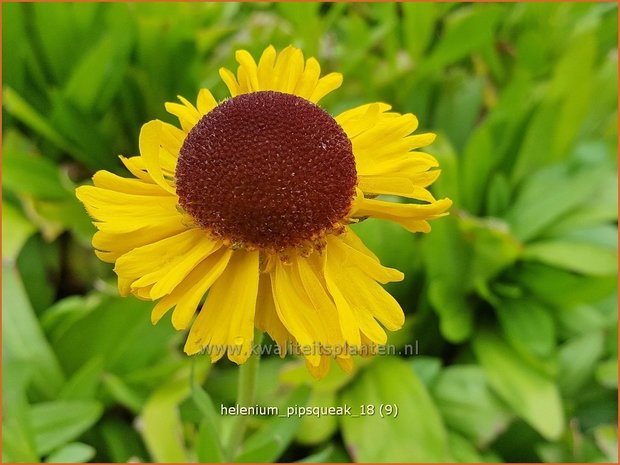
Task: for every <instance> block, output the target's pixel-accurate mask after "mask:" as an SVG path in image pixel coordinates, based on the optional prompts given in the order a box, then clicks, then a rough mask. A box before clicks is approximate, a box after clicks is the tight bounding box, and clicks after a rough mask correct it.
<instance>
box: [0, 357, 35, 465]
mask: <svg viewBox="0 0 620 465" xmlns="http://www.w3.org/2000/svg"><path fill="white" fill-rule="evenodd" d="M33 372H34V370H33V369H32V366H31V365H27V364H24V363H21V362H20V361H17V360H11V361H7V360H6V359H4V358H3V360H2V413H3V416H2V458H3V462H16V463H17V462H22V463H23V462H32V463H35V462H39V461H40V460H39V455H38V454H37V451H36V448H35V442H34V434H33V431H32V427H31V425H30V415H29V406H28V399H27V397H26V388H27V387H28V385H29V383H30V380H31V379H32V375H33Z"/></svg>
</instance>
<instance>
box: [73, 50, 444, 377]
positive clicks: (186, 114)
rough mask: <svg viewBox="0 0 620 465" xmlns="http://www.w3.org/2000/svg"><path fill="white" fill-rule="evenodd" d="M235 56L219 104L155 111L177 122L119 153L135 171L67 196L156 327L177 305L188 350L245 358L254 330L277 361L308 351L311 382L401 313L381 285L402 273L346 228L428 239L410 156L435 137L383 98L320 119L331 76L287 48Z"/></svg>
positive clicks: (422, 179) (426, 203)
mask: <svg viewBox="0 0 620 465" xmlns="http://www.w3.org/2000/svg"><path fill="white" fill-rule="evenodd" d="M236 58H237V61H238V62H239V68H238V70H237V74H236V76H235V75H234V74H233V73H232V72H231V71H229V70H227V69H221V70H220V75H221V77H222V79H223V80H224V82H225V83H226V85H227V87H228V89H229V91H230V94H231V97H230V98H228V99H226V100H223V101H222V102H219V103H218V101H216V99H215V98H214V97H213V96H212V94H211V93H210V92H209V91H208V90H206V89H203V90H201V91H200V93H199V95H198V99H197V104H196V106H194V105H193V104H192V103H190V102H189V101H187V100H186V99H184V98H182V97H179V98H180V101H181V103H180V104H179V103H167V104H166V109H167V110H168V111H169V112H170V113H172V114H173V115H175V116H177V117H178V119H179V122H180V125H181V129H179V128H177V127H175V126H173V125H170V124H167V123H164V122H161V121H158V120H155V121H151V122H148V123H146V124H145V125H144V126H143V127H142V131H141V133H140V139H139V141H140V144H139V145H140V155H139V156H135V157H130V158H124V157H121V160H122V162H123V163H124V165H125V166H126V167H127V169H128V170H129V171H130V172H131V174H132V175H133V177H132V178H124V177H120V176H117V175H114V174H112V173H110V172H107V171H99V172H97V173H96V174H95V175H94V176H93V183H94V185H93V186H82V187H80V188H78V190H77V196H78V198H79V199H80V200H81V201H82V202H83V203H84V205H85V207H86V209H87V210H88V212H89V214H90V215H91V216H92V217H93V218H94V219H95V226H96V227H97V229H98V231H97V232H96V233H95V235H94V237H93V247H94V248H95V250H96V254H97V256H98V257H99V258H101V259H102V260H104V261H106V262H110V263H114V264H115V267H114V270H115V272H116V274H117V275H118V287H119V291H120V293H121V294H122V295H129V294H134V295H136V296H137V297H139V298H142V299H147V300H157V301H158V302H157V304H156V305H155V307H154V309H153V312H152V321H153V323H156V322H157V321H159V320H160V319H161V318H162V317H163V316H164V315H165V314H166V313H167V312H168V311H170V310H171V309H174V310H173V311H172V324H173V325H174V327H175V328H177V329H179V330H183V329H186V328H188V327H190V326H191V329H190V332H189V336H188V338H187V342H186V344H185V352H186V353H188V354H195V353H198V352H201V351H203V350H204V351H206V352H207V353H208V354H209V355H210V357H211V360H212V361H214V362H215V361H217V360H218V359H220V358H221V357H222V356H223V355H225V354H227V356H228V358H229V359H230V360H232V361H234V362H236V363H243V362H244V361H245V360H247V358H248V356H249V355H250V351H251V348H252V343H253V334H254V328H255V327H257V328H259V329H261V330H263V331H266V332H267V333H268V334H269V335H270V336H271V337H272V339H274V341H276V343H277V344H278V345H280V347H281V348H282V353H285V351H286V347H287V346H288V345H289V343H294V344H297V345H298V346H299V347H301V348H310V350H302V351H301V353H302V354H303V356H304V358H305V360H306V364H307V366H308V368H309V369H310V371H311V372H312V374H313V375H315V376H317V377H321V376H323V375H325V373H326V372H327V370H328V369H329V363H330V359H331V358H335V360H336V361H337V362H338V363H339V364H340V365H341V366H342V367H343V368H344V369H345V370H347V371H350V369H351V367H352V361H351V351H352V350H358V351H362V350H363V349H362V348H363V346H366V345H369V344H384V343H385V342H386V338H387V336H386V333H385V329H387V330H390V331H395V330H398V329H399V328H400V327H401V326H402V324H403V322H404V314H403V311H402V309H401V308H400V306H399V305H398V303H397V302H396V300H394V298H392V297H391V296H390V295H389V294H388V293H387V292H386V291H385V290H384V289H383V287H382V286H381V285H380V284H379V283H387V282H392V281H399V280H401V279H402V278H403V275H402V273H400V272H399V271H397V270H394V269H391V268H386V267H384V266H382V265H381V264H380V263H379V260H378V259H377V257H376V256H375V255H374V254H373V253H372V252H371V251H370V250H368V249H367V248H366V247H365V246H364V245H363V243H362V241H361V240H360V239H359V238H358V237H357V236H356V235H355V233H354V232H353V231H352V230H351V228H350V226H349V225H350V224H352V223H355V222H357V221H360V220H361V219H364V218H366V217H376V218H382V219H387V220H392V221H396V222H398V223H399V224H401V225H402V226H404V227H405V228H407V229H408V230H409V231H412V232H428V231H430V226H429V224H428V220H431V219H434V218H437V217H440V216H443V215H445V214H446V211H447V209H448V208H449V207H450V205H451V201H450V200H449V199H442V200H436V199H435V198H434V197H433V196H432V195H431V193H430V192H429V191H428V190H427V189H426V188H427V187H428V186H429V185H430V184H431V183H432V182H433V181H434V180H435V179H436V178H437V176H439V170H437V169H433V168H435V167H437V161H436V160H435V159H434V158H433V157H432V156H431V155H428V154H426V153H423V152H419V151H415V150H416V149H418V148H420V147H423V146H426V145H428V144H430V143H431V142H432V141H433V139H434V138H435V136H434V135H433V134H428V133H427V134H417V135H412V133H413V132H414V131H415V130H416V128H417V125H418V123H417V119H416V118H415V116H413V115H411V114H398V113H395V112H391V111H390V106H389V105H386V104H384V103H372V104H367V105H362V106H359V107H357V108H353V109H351V110H348V111H345V112H344V113H341V114H340V115H338V116H336V117H332V116H331V115H330V114H329V113H327V112H326V111H325V110H324V109H323V108H321V107H320V106H319V105H318V102H319V101H320V99H321V98H322V97H324V96H325V95H326V94H328V93H329V92H331V91H333V90H335V89H337V88H338V87H339V86H340V84H341V83H342V76H341V75H340V74H337V73H331V74H328V75H326V76H324V77H320V67H319V64H318V62H317V61H316V60H315V59H314V58H309V59H308V60H306V61H305V62H304V58H303V55H302V53H301V51H300V50H298V49H296V48H294V47H287V48H286V49H284V50H283V51H282V52H281V53H280V54H279V55H277V56H276V51H275V49H274V48H273V47H268V48H267V49H266V50H265V51H264V53H263V54H262V56H261V58H260V60H259V62H258V64H257V63H256V62H255V61H254V59H253V58H252V56H251V55H250V54H249V53H248V52H246V51H243V50H241V51H238V52H237V54H236ZM382 194H389V195H395V196H401V197H406V198H410V199H415V200H416V201H417V202H416V203H394V202H389V201H385V200H381V199H380V198H376V197H377V196H378V195H382ZM205 295H206V298H205V299H204V304H202V306H201V307H200V308H199V306H200V303H201V301H202V300H203V298H204V297H205ZM197 310H198V315H197V316H196V317H195V318H194V315H195V313H196V311H197Z"/></svg>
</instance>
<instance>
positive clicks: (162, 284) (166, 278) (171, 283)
mask: <svg viewBox="0 0 620 465" xmlns="http://www.w3.org/2000/svg"><path fill="white" fill-rule="evenodd" d="M220 247H221V244H220V243H217V242H214V241H212V240H210V239H207V238H206V237H203V238H202V239H201V240H199V242H197V243H196V244H195V245H194V246H193V247H192V249H191V250H189V251H187V252H186V253H185V254H184V255H183V256H178V257H175V259H174V260H173V261H171V262H170V263H169V264H168V265H167V266H166V267H165V268H162V269H159V270H155V271H152V272H151V273H149V274H147V275H144V276H142V277H141V278H140V279H138V280H136V281H135V282H134V283H133V284H132V289H133V288H138V287H146V286H150V285H152V286H153V287H152V288H151V292H150V293H149V296H150V297H151V299H153V300H157V299H159V298H161V297H163V296H165V295H168V294H170V293H171V292H172V291H173V290H174V289H175V288H176V287H177V286H178V285H179V284H180V283H181V282H183V280H184V279H185V278H186V277H187V275H189V274H190V273H191V271H192V270H193V269H194V268H196V266H197V265H198V264H199V263H200V262H202V261H203V260H204V259H205V258H207V257H208V256H209V255H211V254H212V253H213V252H215V251H216V250H218V249H219V248H220Z"/></svg>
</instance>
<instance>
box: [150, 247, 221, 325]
mask: <svg viewBox="0 0 620 465" xmlns="http://www.w3.org/2000/svg"><path fill="white" fill-rule="evenodd" d="M231 255H232V250H231V249H228V248H226V249H220V250H218V251H217V252H215V253H213V254H211V255H209V256H208V257H207V258H206V259H204V260H203V261H202V262H201V263H200V264H199V265H198V266H196V268H194V269H193V270H192V272H191V273H190V274H189V275H188V276H187V278H185V279H184V280H183V282H181V283H180V284H179V285H178V286H177V287H176V288H175V289H174V290H173V291H172V292H171V293H170V294H168V295H167V296H165V297H163V298H162V299H161V300H160V301H159V302H157V305H155V308H153V311H152V312H151V321H152V322H153V324H155V323H157V322H158V321H159V320H160V319H161V317H162V316H164V315H165V314H166V312H167V311H168V310H170V309H171V308H172V307H176V308H175V309H174V312H173V313H172V326H174V327H175V329H178V330H181V329H186V328H187V327H188V326H189V324H190V323H191V321H192V317H193V316H194V313H195V312H196V308H197V307H198V304H199V303H200V300H201V299H202V297H203V296H204V295H205V293H206V292H207V291H208V290H209V288H210V287H211V286H212V285H213V283H214V282H215V281H216V280H217V279H218V278H219V277H220V276H221V274H222V273H223V272H224V270H225V269H226V266H227V265H228V262H229V260H230V257H231Z"/></svg>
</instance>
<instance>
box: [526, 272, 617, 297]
mask: <svg viewBox="0 0 620 465" xmlns="http://www.w3.org/2000/svg"><path fill="white" fill-rule="evenodd" d="M518 281H519V282H520V283H521V284H522V285H523V286H524V287H525V288H526V289H528V290H529V291H531V292H532V293H533V294H535V295H536V296H537V297H538V298H540V299H541V300H542V301H544V302H549V303H550V304H553V305H560V306H565V307H574V306H576V305H579V304H589V303H591V302H596V301H598V300H600V299H603V298H605V297H608V296H609V295H610V294H612V293H613V292H614V291H615V290H617V289H618V280H617V278H616V276H605V277H598V276H597V277H593V276H583V275H577V274H575V273H571V272H568V271H565V270H560V269H557V268H551V267H549V266H546V265H542V264H538V263H524V264H523V265H522V266H521V267H520V269H519V274H518Z"/></svg>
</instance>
